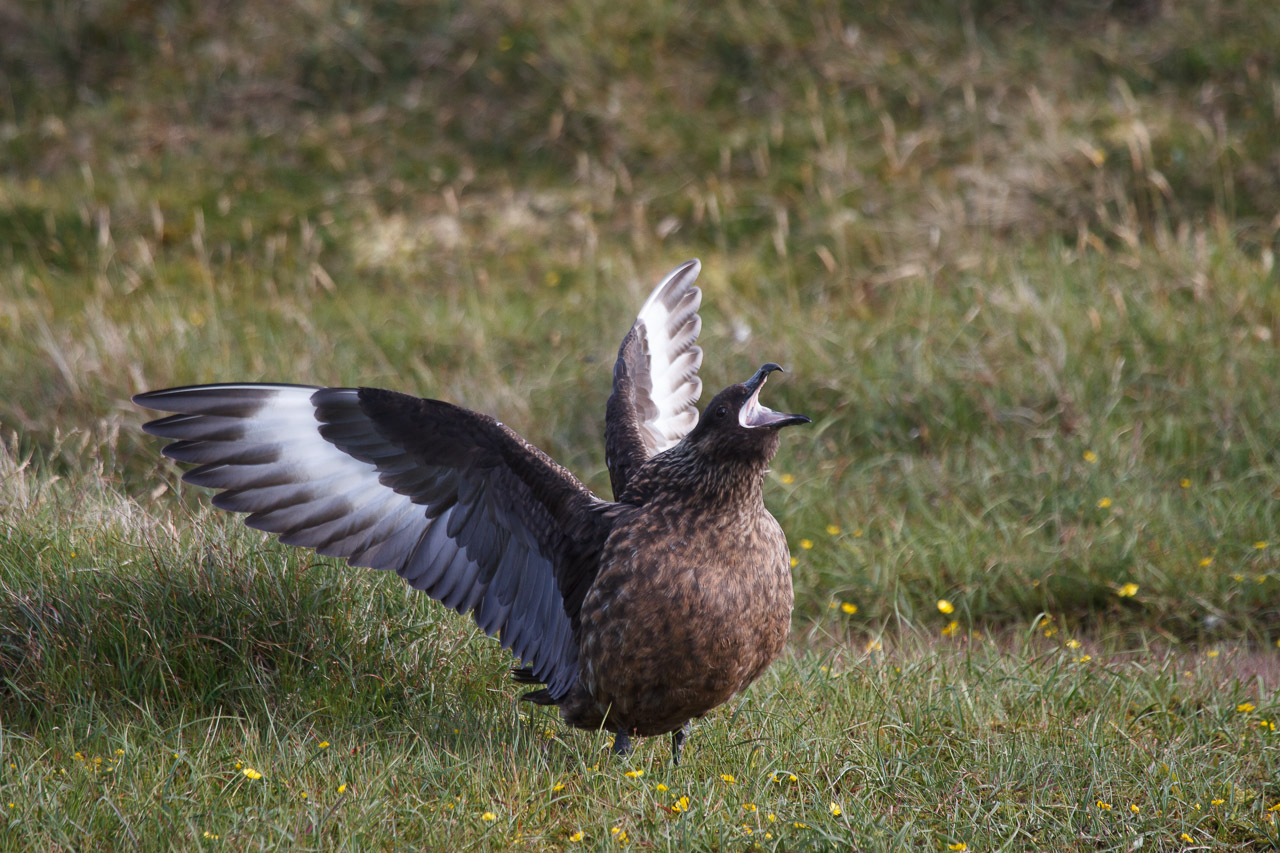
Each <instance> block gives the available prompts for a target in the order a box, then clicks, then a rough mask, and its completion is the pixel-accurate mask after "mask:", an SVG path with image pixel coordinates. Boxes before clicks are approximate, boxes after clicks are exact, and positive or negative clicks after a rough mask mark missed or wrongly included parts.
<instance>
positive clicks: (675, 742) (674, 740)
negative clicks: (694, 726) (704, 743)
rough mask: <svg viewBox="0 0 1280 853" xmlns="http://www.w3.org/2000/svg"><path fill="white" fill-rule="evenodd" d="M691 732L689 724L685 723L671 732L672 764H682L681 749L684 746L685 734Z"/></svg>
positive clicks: (675, 765) (677, 765)
mask: <svg viewBox="0 0 1280 853" xmlns="http://www.w3.org/2000/svg"><path fill="white" fill-rule="evenodd" d="M688 733H689V724H688V723H685V724H684V725H683V726H681V727H680V728H678V729H676V730H675V731H674V732H672V733H671V766H672V767H679V766H680V750H682V749H683V748H684V736H685V735H687V734H688Z"/></svg>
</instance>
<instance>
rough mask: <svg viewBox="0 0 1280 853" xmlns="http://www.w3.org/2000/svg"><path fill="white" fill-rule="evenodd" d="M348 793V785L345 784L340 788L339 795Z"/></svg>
mask: <svg viewBox="0 0 1280 853" xmlns="http://www.w3.org/2000/svg"><path fill="white" fill-rule="evenodd" d="M346 792H347V783H346V782H343V783H342V784H341V785H339V786H338V793H339V794H345V793H346Z"/></svg>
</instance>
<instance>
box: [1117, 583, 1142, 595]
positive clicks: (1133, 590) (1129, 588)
mask: <svg viewBox="0 0 1280 853" xmlns="http://www.w3.org/2000/svg"><path fill="white" fill-rule="evenodd" d="M1137 594H1138V585H1137V584H1136V583H1127V584H1125V585H1124V586H1122V587H1120V588H1119V589H1117V590H1116V595H1118V596H1120V597H1121V598H1133V597H1134V596H1135V595H1137Z"/></svg>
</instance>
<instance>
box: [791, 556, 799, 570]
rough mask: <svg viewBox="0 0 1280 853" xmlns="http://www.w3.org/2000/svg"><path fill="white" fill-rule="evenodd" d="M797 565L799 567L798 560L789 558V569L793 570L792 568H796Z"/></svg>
mask: <svg viewBox="0 0 1280 853" xmlns="http://www.w3.org/2000/svg"><path fill="white" fill-rule="evenodd" d="M798 565H800V560H798V559H797V558H795V557H792V558H791V568H793V569H794V568H795V567H796V566H798Z"/></svg>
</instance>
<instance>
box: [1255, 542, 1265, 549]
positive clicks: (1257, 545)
mask: <svg viewBox="0 0 1280 853" xmlns="http://www.w3.org/2000/svg"><path fill="white" fill-rule="evenodd" d="M1267 545H1268V543H1266V542H1254V543H1253V547H1254V548H1255V549H1256V550H1258V551H1265V550H1266V549H1267Z"/></svg>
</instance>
